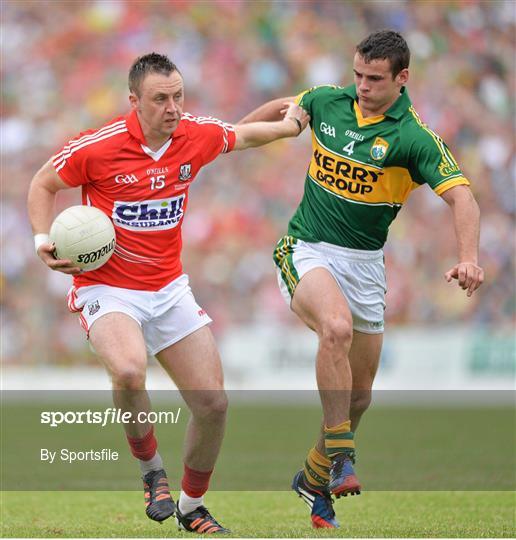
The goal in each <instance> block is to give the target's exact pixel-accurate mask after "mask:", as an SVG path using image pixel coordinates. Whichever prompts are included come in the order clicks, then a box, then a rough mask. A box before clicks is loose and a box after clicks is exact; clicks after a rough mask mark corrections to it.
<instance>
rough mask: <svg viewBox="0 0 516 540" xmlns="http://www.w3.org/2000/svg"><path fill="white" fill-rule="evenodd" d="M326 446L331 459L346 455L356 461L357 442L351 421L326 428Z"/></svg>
mask: <svg viewBox="0 0 516 540" xmlns="http://www.w3.org/2000/svg"><path fill="white" fill-rule="evenodd" d="M324 445H325V447H326V455H327V456H328V458H329V459H332V458H334V457H335V456H337V455H338V454H346V455H348V456H349V457H350V458H351V459H352V460H353V461H354V459H355V441H354V440H353V432H352V431H351V420H346V421H345V422H342V424H339V425H338V426H334V427H332V428H329V427H326V426H324Z"/></svg>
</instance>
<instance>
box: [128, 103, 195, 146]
mask: <svg viewBox="0 0 516 540" xmlns="http://www.w3.org/2000/svg"><path fill="white" fill-rule="evenodd" d="M125 123H126V125H127V131H128V132H129V134H130V135H131V136H132V137H134V138H135V139H136V140H137V141H138V142H139V143H140V144H143V145H146V144H147V142H146V141H145V137H144V135H143V131H142V126H141V125H140V121H139V120H138V115H137V114H136V111H135V110H132V111H131V112H130V113H129V114H128V115H126V117H125ZM183 135H185V123H184V122H183V121H182V120H181V121H180V122H179V124H178V125H177V128H176V130H175V131H174V133H172V139H177V138H178V137H182V136H183Z"/></svg>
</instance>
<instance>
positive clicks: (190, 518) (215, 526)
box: [176, 505, 231, 534]
mask: <svg viewBox="0 0 516 540" xmlns="http://www.w3.org/2000/svg"><path fill="white" fill-rule="evenodd" d="M176 520H177V525H178V527H179V530H180V531H181V530H182V531H188V532H193V533H197V534H229V533H230V532H231V531H230V530H229V529H226V528H225V527H223V526H222V525H221V524H220V523H218V522H217V520H216V519H215V518H214V517H213V516H212V515H211V514H210V513H209V512H208V509H207V508H206V507H205V506H202V505H201V506H199V507H197V508H196V509H195V510H194V511H193V512H190V513H188V514H181V512H180V511H179V508H177V510H176Z"/></svg>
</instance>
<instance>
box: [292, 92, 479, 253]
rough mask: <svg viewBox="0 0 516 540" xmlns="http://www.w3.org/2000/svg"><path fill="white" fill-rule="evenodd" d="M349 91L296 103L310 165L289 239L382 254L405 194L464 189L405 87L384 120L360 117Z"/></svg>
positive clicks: (354, 96) (460, 176)
mask: <svg viewBox="0 0 516 540" xmlns="http://www.w3.org/2000/svg"><path fill="white" fill-rule="evenodd" d="M356 99H357V94H356V90H355V86H354V85H352V86H348V87H346V88H343V87H338V86H319V87H315V88H312V89H310V90H308V91H306V92H303V93H302V94H300V95H299V96H298V98H297V102H298V103H299V104H300V105H301V106H302V107H303V108H304V109H305V110H306V111H307V112H308V113H309V114H310V117H311V120H310V126H311V128H312V158H311V161H310V165H309V167H308V172H307V175H306V181H305V192H304V196H303V199H302V201H301V204H300V205H299V207H298V209H297V211H296V213H295V214H294V216H293V217H292V219H291V221H290V223H289V229H288V233H289V234H290V235H292V236H294V237H296V238H299V239H301V240H305V241H307V242H329V243H331V244H335V245H338V246H343V247H348V248H352V249H365V250H376V249H380V248H381V247H382V246H383V245H384V243H385V240H386V239H387V232H388V229H389V225H390V224H391V222H392V221H393V220H394V218H395V217H396V215H397V214H398V212H399V210H400V208H401V207H402V205H403V203H404V202H405V201H406V200H407V198H408V196H409V194H410V192H411V191H412V190H413V189H415V188H416V187H418V186H420V185H422V184H425V183H426V184H428V185H429V186H430V187H431V188H432V189H433V190H434V191H435V192H436V193H437V194H438V195H441V194H442V193H444V192H445V191H446V190H447V189H450V188H451V187H453V186H457V185H459V184H465V185H469V182H468V180H466V178H464V176H463V174H462V172H461V170H460V168H459V166H458V165H457V162H456V161H455V159H454V158H453V156H452V154H451V152H450V150H449V149H448V147H447V146H446V144H445V143H444V142H443V140H442V139H441V138H440V137H439V136H438V135H436V134H435V133H434V132H433V131H431V130H430V129H429V128H428V127H427V126H426V125H425V124H423V122H422V121H421V120H420V118H419V116H418V115H417V113H416V111H415V110H414V107H413V106H412V103H411V102H410V99H409V97H408V94H407V92H406V90H405V88H402V93H401V94H400V97H399V98H398V99H397V100H396V102H395V103H394V104H393V105H392V106H391V107H390V108H389V109H388V110H387V111H386V112H385V114H384V115H381V116H375V117H372V118H363V117H362V113H361V111H360V108H359V107H358V104H357V101H356Z"/></svg>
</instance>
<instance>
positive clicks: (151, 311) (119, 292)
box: [68, 274, 212, 354]
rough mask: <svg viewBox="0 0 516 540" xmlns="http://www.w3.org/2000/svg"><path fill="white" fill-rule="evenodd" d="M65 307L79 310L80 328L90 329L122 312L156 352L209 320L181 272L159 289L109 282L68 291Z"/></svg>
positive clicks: (186, 277) (154, 352) (149, 349)
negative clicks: (110, 316) (107, 315)
mask: <svg viewBox="0 0 516 540" xmlns="http://www.w3.org/2000/svg"><path fill="white" fill-rule="evenodd" d="M68 308H69V309H70V311H73V312H80V315H79V317H80V322H81V325H82V327H83V328H84V329H85V330H86V332H87V333H88V332H89V329H90V328H91V326H92V325H93V323H94V322H95V321H96V320H97V319H99V318H100V317H102V315H105V314H106V313H113V312H119V313H125V314H126V315H129V317H132V318H133V319H134V320H135V321H136V322H137V323H138V324H139V325H140V327H141V328H142V331H143V336H144V338H145V344H146V346H147V350H148V352H149V353H150V354H156V353H158V352H160V351H162V350H163V349H166V348H167V347H169V346H170V345H173V344H174V343H176V342H177V341H179V340H180V339H183V338H184V337H186V336H188V335H190V334H191V333H193V332H195V331H196V330H198V329H199V328H201V327H202V326H205V325H207V324H209V323H211V322H212V321H211V319H210V317H209V316H208V315H207V313H206V312H205V311H204V309H202V308H201V307H200V306H199V305H198V304H197V302H196V301H195V298H194V296H193V294H192V290H191V289H190V286H189V285H188V276H187V275H186V274H183V275H181V276H179V277H178V278H177V279H175V280H174V281H172V282H170V283H169V284H168V285H166V286H165V287H163V288H162V289H160V290H159V291H137V290H134V289H122V288H120V287H110V286H108V285H91V286H87V287H80V288H79V289H76V288H75V287H72V288H71V289H70V291H69V292H68Z"/></svg>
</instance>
